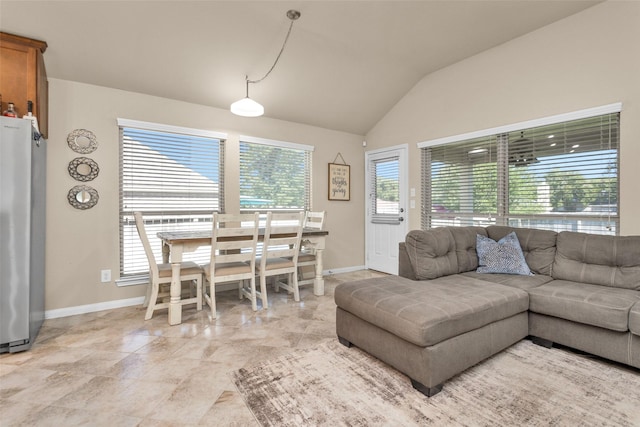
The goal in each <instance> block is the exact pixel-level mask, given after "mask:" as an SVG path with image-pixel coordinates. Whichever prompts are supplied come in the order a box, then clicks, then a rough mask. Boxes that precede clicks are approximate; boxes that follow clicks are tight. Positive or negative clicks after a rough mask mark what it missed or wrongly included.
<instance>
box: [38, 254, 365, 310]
mask: <svg viewBox="0 0 640 427" xmlns="http://www.w3.org/2000/svg"><path fill="white" fill-rule="evenodd" d="M365 269H366V267H365V266H364V265H356V266H352V267H344V268H334V269H331V270H324V271H323V274H324V275H325V276H331V275H332V274H340V273H351V272H354V271H359V270H365ZM237 287H238V285H237V284H235V283H230V284H228V285H221V286H220V285H218V286H216V292H224V291H229V290H233V289H237ZM143 302H144V297H135V298H127V299H120V300H114V301H105V302H98V303H95V304H86V305H77V306H74V307H66V308H57V309H54V310H46V311H45V312H44V318H45V319H56V318H58V317H67V316H74V315H76V314H86V313H94V312H96V311H103V310H112V309H114V308H123V307H131V306H132V305H139V304H142V303H143Z"/></svg>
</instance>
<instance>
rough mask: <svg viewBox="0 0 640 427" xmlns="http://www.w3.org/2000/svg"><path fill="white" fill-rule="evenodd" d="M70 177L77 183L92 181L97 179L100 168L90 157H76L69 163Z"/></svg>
mask: <svg viewBox="0 0 640 427" xmlns="http://www.w3.org/2000/svg"><path fill="white" fill-rule="evenodd" d="M68 169H69V175H71V176H72V177H73V179H75V180H76V181H82V182H87V181H92V180H94V179H96V177H97V176H98V173H100V168H99V167H98V164H97V163H96V162H94V161H93V160H91V159H90V158H88V157H76V158H75V159H73V160H71V161H70V162H69V168H68Z"/></svg>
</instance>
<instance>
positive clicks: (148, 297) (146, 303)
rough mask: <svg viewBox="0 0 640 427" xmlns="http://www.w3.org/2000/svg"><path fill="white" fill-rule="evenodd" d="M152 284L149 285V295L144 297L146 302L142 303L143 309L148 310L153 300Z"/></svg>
mask: <svg viewBox="0 0 640 427" xmlns="http://www.w3.org/2000/svg"><path fill="white" fill-rule="evenodd" d="M151 288H152V285H151V282H149V284H148V285H147V294H146V295H145V296H144V302H143V303H142V307H144V308H146V307H148V306H149V301H150V300H151Z"/></svg>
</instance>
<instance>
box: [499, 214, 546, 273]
mask: <svg viewBox="0 0 640 427" xmlns="http://www.w3.org/2000/svg"><path fill="white" fill-rule="evenodd" d="M512 231H514V232H515V233H516V236H518V240H519V241H520V247H521V248H522V253H524V259H525V260H526V261H527V265H528V266H529V268H530V269H531V271H533V272H534V273H535V274H544V275H546V276H551V267H552V265H553V260H554V258H555V256H556V237H557V235H558V233H556V232H555V231H548V230H534V229H531V228H515V227H504V226H499V225H490V226H489V227H487V235H488V236H489V237H490V238H492V239H493V240H495V241H498V240H500V239H502V238H503V237H504V236H506V235H507V234H509V233H511V232H512Z"/></svg>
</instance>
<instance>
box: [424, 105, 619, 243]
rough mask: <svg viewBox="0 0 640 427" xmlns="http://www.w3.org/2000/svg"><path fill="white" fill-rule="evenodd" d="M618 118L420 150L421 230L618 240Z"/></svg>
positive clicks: (607, 116)
mask: <svg viewBox="0 0 640 427" xmlns="http://www.w3.org/2000/svg"><path fill="white" fill-rule="evenodd" d="M618 142H619V113H617V112H616V113H611V114H604V115H599V116H595V117H587V118H583V119H578V120H571V121H567V122H561V123H553V124H549V125H543V126H538V127H533V128H527V129H518V130H512V131H510V132H505V133H500V134H496V135H489V136H483V137H480V138H475V139H469V140H464V141H459V142H455V143H449V144H444V145H435V146H424V147H423V148H422V197H423V208H424V209H423V212H422V227H423V228H431V227H437V226H443V225H481V226H486V225H488V224H500V225H511V226H516V227H530V228H540V229H549V230H555V231H563V230H570V231H581V232H591V233H599V234H617V233H618V228H619V227H618V223H619V216H618V164H619V161H618Z"/></svg>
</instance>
